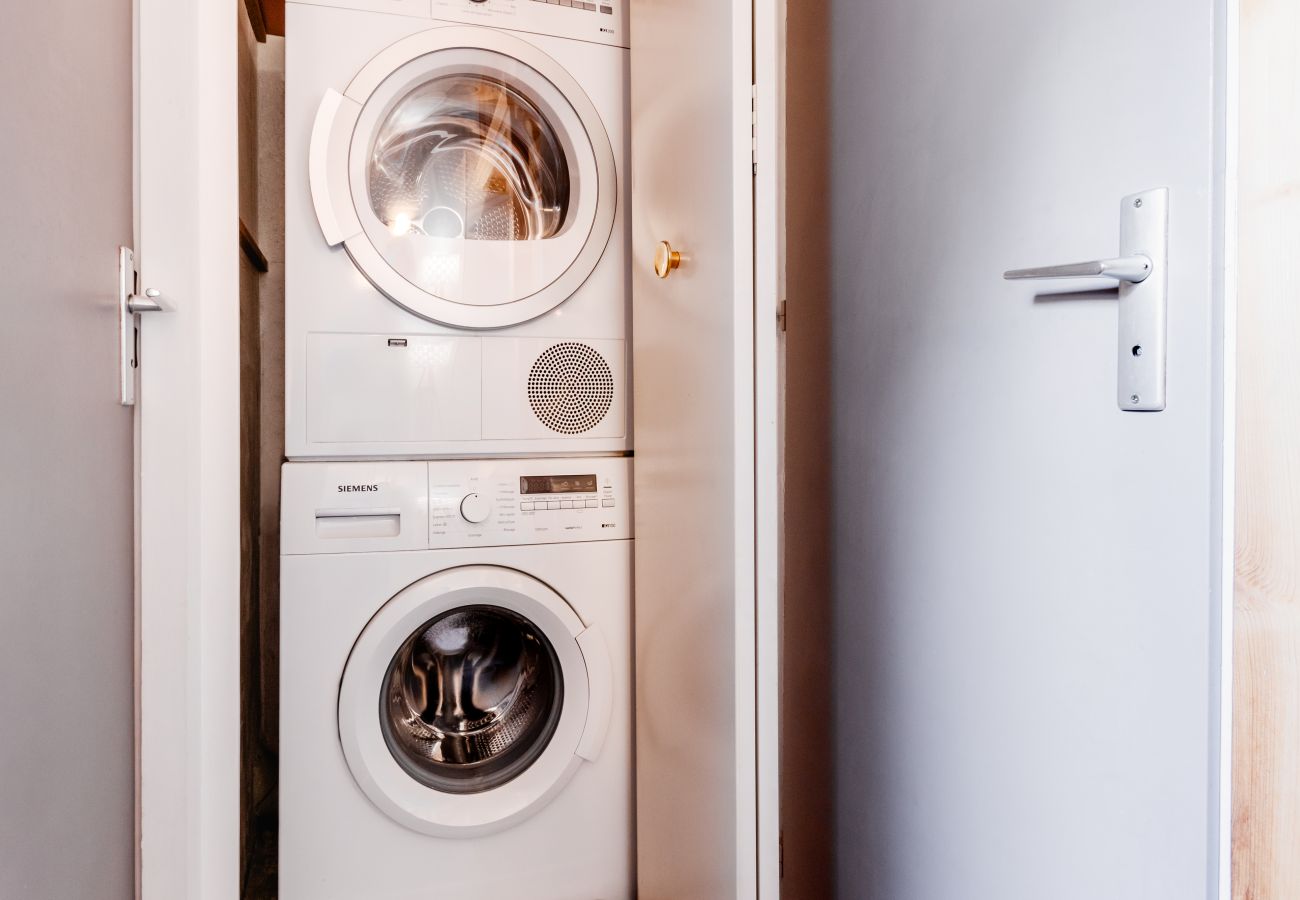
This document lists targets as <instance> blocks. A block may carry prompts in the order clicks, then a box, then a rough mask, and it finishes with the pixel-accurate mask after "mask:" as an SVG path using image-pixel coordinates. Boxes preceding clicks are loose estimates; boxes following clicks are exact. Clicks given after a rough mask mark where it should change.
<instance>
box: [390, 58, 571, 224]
mask: <svg viewBox="0 0 1300 900" xmlns="http://www.w3.org/2000/svg"><path fill="white" fill-rule="evenodd" d="M369 181H370V202H371V207H372V209H373V211H374V213H375V216H376V217H377V218H378V219H379V220H380V221H381V222H383V223H384V224H385V225H387V226H388V228H389V229H390V231H392V233H393V235H394V236H397V237H400V236H401V235H404V234H409V233H416V234H424V235H428V236H430V237H443V238H464V239H466V240H474V241H480V240H481V241H528V240H543V239H545V238H549V237H551V236H553V235H555V234H557V233H558V232H559V231H560V229H561V228H562V227H563V225H564V220H565V214H566V212H567V210H568V205H569V193H570V190H569V163H568V161H567V160H566V159H565V154H564V149H563V147H562V146H561V143H560V141H559V138H558V137H557V135H556V133H555V130H554V128H553V127H552V126H551V124H550V122H548V121H547V118H546V116H544V115H543V114H542V112H541V110H539V109H538V107H537V106H536V105H535V104H534V103H533V102H532V101H531V100H530V99H528V98H527V97H526V96H524V95H523V94H522V93H520V92H519V91H518V90H516V89H514V88H512V87H511V86H509V85H507V84H505V83H503V82H501V81H498V80H496V79H493V78H489V77H487V76H485V75H478V74H457V75H447V76H443V77H440V78H435V79H433V80H431V81H427V82H425V83H423V84H421V85H420V86H419V87H417V88H415V89H414V90H412V91H411V92H410V93H408V94H407V95H406V96H404V97H403V98H402V99H401V100H399V101H398V102H397V104H396V105H395V106H394V107H393V109H392V111H391V112H390V113H389V114H388V116H387V118H386V119H385V120H384V122H383V125H382V126H381V127H380V128H379V130H378V132H377V133H376V135H375V140H374V144H373V148H372V151H371V164H370V170H369Z"/></svg>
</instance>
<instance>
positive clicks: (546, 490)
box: [428, 457, 631, 547]
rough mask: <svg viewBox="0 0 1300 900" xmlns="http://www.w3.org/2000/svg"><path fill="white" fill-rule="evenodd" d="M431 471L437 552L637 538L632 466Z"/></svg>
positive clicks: (467, 464)
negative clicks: (633, 529) (441, 549)
mask: <svg viewBox="0 0 1300 900" xmlns="http://www.w3.org/2000/svg"><path fill="white" fill-rule="evenodd" d="M428 465H429V546H431V547H473V546H491V545H503V544H547V543H561V542H568V541H603V540H619V539H624V538H628V537H630V536H631V534H630V531H631V528H630V522H631V518H630V515H629V512H630V509H629V506H630V498H631V494H630V490H629V488H630V485H631V480H630V477H629V475H630V471H629V467H630V464H629V462H628V460H626V459H615V458H581V457H580V458H568V459H526V460H519V459H515V460H447V461H439V462H431V463H429V464H428Z"/></svg>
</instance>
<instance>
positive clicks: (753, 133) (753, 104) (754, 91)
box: [749, 84, 758, 175]
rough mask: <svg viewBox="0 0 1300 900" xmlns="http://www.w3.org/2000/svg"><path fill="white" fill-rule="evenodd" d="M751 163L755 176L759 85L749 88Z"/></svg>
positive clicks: (756, 172) (756, 168)
mask: <svg viewBox="0 0 1300 900" xmlns="http://www.w3.org/2000/svg"><path fill="white" fill-rule="evenodd" d="M749 161H750V166H751V169H752V171H753V173H754V175H757V174H758V85H756V84H751V85H750V86H749Z"/></svg>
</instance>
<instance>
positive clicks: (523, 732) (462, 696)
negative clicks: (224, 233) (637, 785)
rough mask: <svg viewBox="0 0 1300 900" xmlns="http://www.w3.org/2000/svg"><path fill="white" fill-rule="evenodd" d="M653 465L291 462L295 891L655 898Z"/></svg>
mask: <svg viewBox="0 0 1300 900" xmlns="http://www.w3.org/2000/svg"><path fill="white" fill-rule="evenodd" d="M629 474H630V473H629V462H628V461H627V460H625V459H615V458H584V459H567V460H556V459H550V460H546V459H534V460H524V461H521V460H500V461H488V462H484V461H474V462H470V461H441V462H431V463H426V462H373V463H364V462H354V463H289V464H287V465H286V466H285V467H284V473H283V475H284V477H283V512H282V517H283V522H282V532H283V538H282V541H283V543H282V547H283V549H282V554H283V555H282V558H281V584H282V599H281V606H282V608H281V676H280V678H281V704H280V705H281V719H280V723H281V724H280V867H279V871H280V894H279V895H280V897H281V898H283V900H308V898H310V900H358V898H380V897H382V898H385V900H407V898H409V900H416V898H420V900H425V898H429V897H531V898H539V900H547V898H550V900H596V898H602V900H620V898H628V897H631V896H633V895H634V875H633V859H634V856H633V825H632V820H633V806H632V802H633V798H632V792H633V772H632V683H631V672H632V658H631V653H632V651H631V640H630V628H631V611H632V610H631V605H632V601H631V547H632V544H631V541H630V538H631V526H630V522H631V518H630V515H629V513H630V510H629V508H628V506H629V503H628V501H629V497H630V484H631V483H630V477H629Z"/></svg>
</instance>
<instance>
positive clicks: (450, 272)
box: [309, 26, 618, 328]
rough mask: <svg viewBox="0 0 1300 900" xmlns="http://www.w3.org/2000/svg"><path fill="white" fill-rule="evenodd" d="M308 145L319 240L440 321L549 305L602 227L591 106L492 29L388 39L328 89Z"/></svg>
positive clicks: (606, 177) (501, 322) (607, 150)
mask: <svg viewBox="0 0 1300 900" xmlns="http://www.w3.org/2000/svg"><path fill="white" fill-rule="evenodd" d="M310 152H311V159H310V165H309V171H310V175H311V187H312V199H313V202H314V204H315V207H316V214H317V218H318V219H319V221H320V225H321V230H322V232H323V233H324V235H325V239H326V240H327V241H328V242H329V243H330V244H331V245H337V244H343V245H344V246H345V247H346V248H347V251H348V253H349V255H350V256H351V257H352V259H353V261H354V262H355V264H356V265H357V267H358V268H359V269H360V270H361V272H362V273H364V274H365V276H366V277H367V278H368V279H369V280H370V281H371V283H372V284H374V285H375V287H376V288H378V289H379V290H380V291H382V292H383V293H384V294H386V295H387V296H388V297H389V298H391V299H392V300H393V301H395V302H396V303H398V304H400V305H401V306H403V307H405V308H406V309H408V310H410V311H411V312H413V313H415V314H416V315H419V316H422V317H424V318H426V319H429V320H431V321H434V322H439V323H441V324H444V325H450V326H453V327H459V328H500V327H504V326H508V325H515V324H518V323H520V322H525V321H528V320H529V319H532V318H535V317H537V316H539V315H542V314H543V313H545V312H547V311H549V310H551V309H553V308H555V307H556V306H558V305H559V304H560V303H563V302H564V301H565V300H566V299H567V298H568V297H569V296H570V295H572V294H573V292H574V291H576V290H577V289H578V287H580V286H581V285H582V283H583V282H584V281H586V279H587V277H588V276H589V275H590V274H591V272H592V270H593V269H594V268H595V267H596V265H597V263H598V262H599V261H600V258H601V255H602V254H603V253H604V251H605V247H606V245H607V244H608V242H609V238H610V233H611V231H612V229H613V224H614V216H615V206H616V203H617V196H618V188H617V179H618V175H617V171H616V167H615V157H614V151H613V148H612V146H611V144H610V140H609V136H608V134H607V133H606V130H605V127H604V125H603V124H602V122H601V119H600V115H599V113H598V112H597V110H596V108H595V106H594V105H593V104H592V102H591V100H590V99H589V98H588V97H587V95H586V93H585V92H584V91H583V90H582V88H581V87H580V86H579V84H578V82H577V81H576V80H575V79H574V78H573V77H572V75H570V74H569V73H568V72H567V71H566V70H565V69H564V67H563V66H562V65H560V63H558V62H556V61H555V60H554V59H553V58H551V57H550V56H548V55H547V54H546V53H544V52H542V51H541V50H539V49H538V48H537V47H535V46H533V45H532V44H529V43H528V42H526V41H524V40H521V39H520V38H517V37H514V36H512V35H508V34H504V33H501V32H498V31H494V30H492V29H488V28H476V27H465V26H455V27H446V28H435V29H431V30H429V31H425V32H421V33H419V34H416V35H412V36H411V37H408V38H405V39H403V40H401V41H399V42H397V43H396V44H393V45H392V46H390V47H389V48H387V49H386V50H384V51H383V52H382V53H380V54H379V55H378V56H376V57H375V58H374V59H373V60H371V61H370V63H368V64H367V65H366V66H365V68H363V69H362V70H361V72H360V73H358V74H357V76H356V78H354V79H353V81H352V83H351V84H350V85H349V86H348V88H347V90H346V91H345V92H344V93H343V94H339V93H337V92H334V91H330V92H328V93H327V95H326V96H325V98H324V99H323V101H322V103H321V106H320V109H319V111H318V112H317V117H316V124H315V127H314V128H313V131H312V140H311V151H310Z"/></svg>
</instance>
